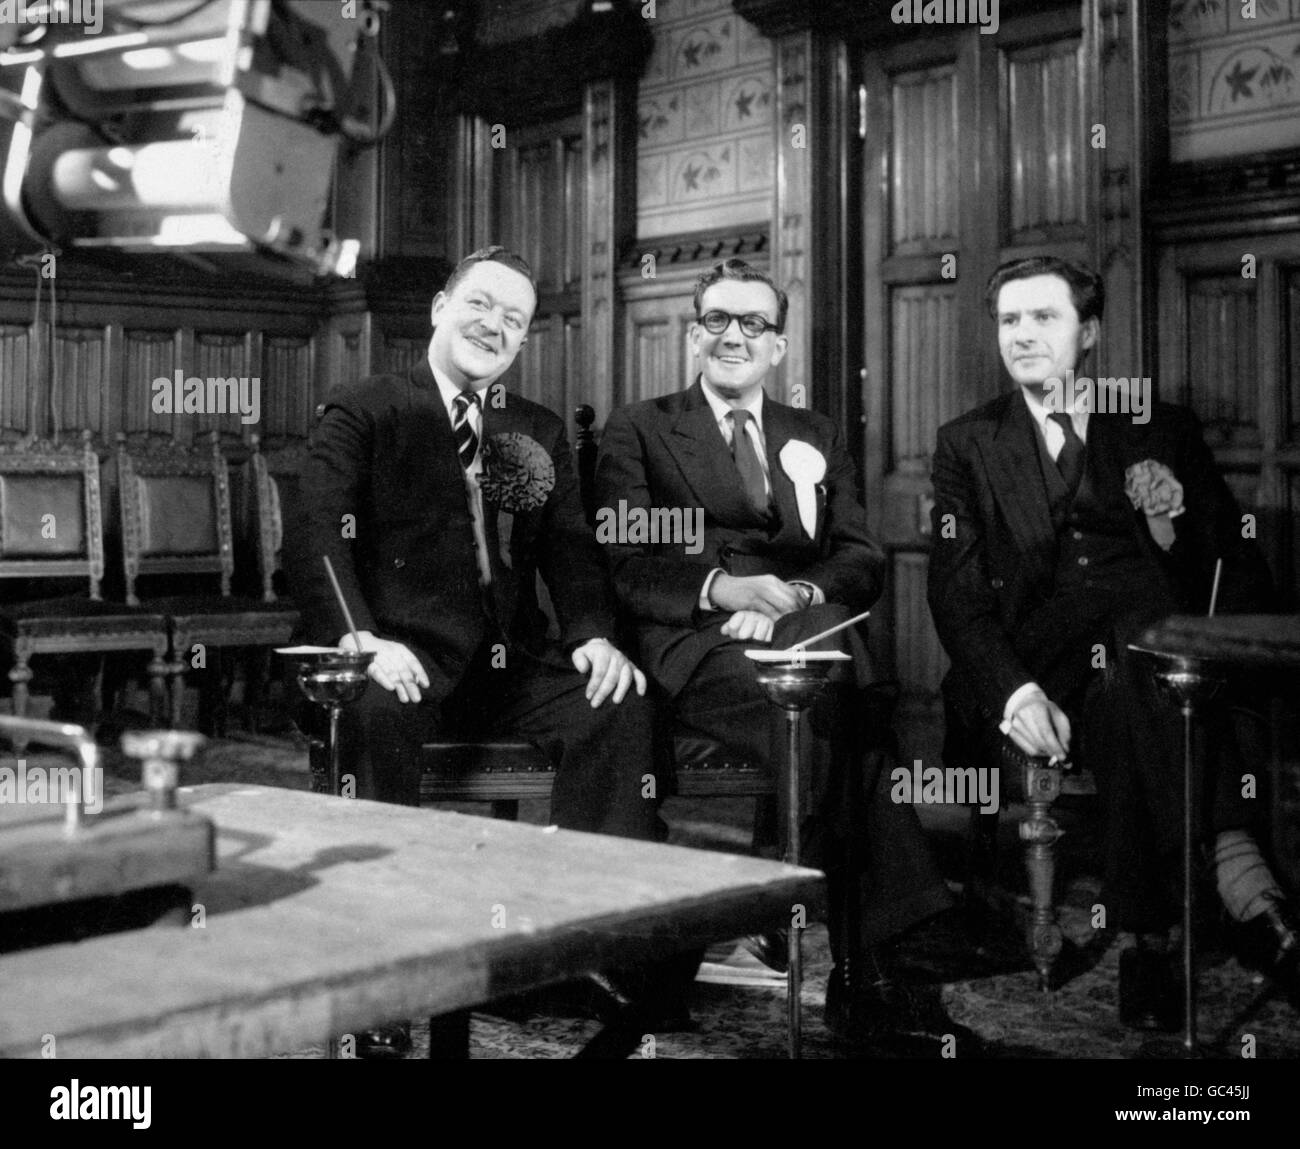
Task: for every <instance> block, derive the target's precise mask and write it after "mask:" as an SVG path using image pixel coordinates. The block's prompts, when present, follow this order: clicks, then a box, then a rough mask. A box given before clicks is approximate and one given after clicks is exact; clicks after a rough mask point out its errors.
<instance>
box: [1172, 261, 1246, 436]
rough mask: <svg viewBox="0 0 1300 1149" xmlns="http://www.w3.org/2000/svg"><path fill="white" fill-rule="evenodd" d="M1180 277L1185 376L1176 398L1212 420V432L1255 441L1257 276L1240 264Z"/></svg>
mask: <svg viewBox="0 0 1300 1149" xmlns="http://www.w3.org/2000/svg"><path fill="white" fill-rule="evenodd" d="M1184 282H1185V290H1186V293H1187V302H1186V312H1187V329H1186V332H1187V377H1186V381H1185V389H1184V391H1183V394H1182V395H1181V396H1180V398H1179V401H1180V402H1183V403H1186V404H1187V405H1188V406H1189V407H1191V408H1192V409H1193V410H1195V411H1196V413H1197V414H1198V415H1200V417H1201V418H1202V419H1203V420H1204V421H1205V422H1206V423H1210V424H1216V426H1215V427H1213V428H1212V430H1213V431H1214V432H1215V437H1216V438H1217V437H1219V436H1222V437H1223V438H1224V439H1227V440H1231V441H1233V442H1241V441H1249V442H1258V441H1259V382H1260V381H1259V372H1258V369H1257V363H1256V344H1257V340H1258V337H1259V331H1258V322H1257V319H1258V316H1257V301H1256V291H1255V284H1256V280H1253V279H1244V278H1243V277H1242V275H1241V272H1240V270H1238V271H1236V272H1229V273H1226V274H1222V275H1218V274H1208V275H1190V276H1188V277H1187V279H1186V280H1185V281H1184Z"/></svg>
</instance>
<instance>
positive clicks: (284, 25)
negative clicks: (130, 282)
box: [0, 0, 395, 274]
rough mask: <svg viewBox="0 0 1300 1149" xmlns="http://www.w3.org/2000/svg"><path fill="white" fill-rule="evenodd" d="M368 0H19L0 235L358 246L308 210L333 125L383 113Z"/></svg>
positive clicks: (339, 269) (295, 251) (3, 242)
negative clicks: (24, 4)
mask: <svg viewBox="0 0 1300 1149" xmlns="http://www.w3.org/2000/svg"><path fill="white" fill-rule="evenodd" d="M0 2H2V0H0ZM74 6H75V7H74ZM384 6H385V5H383V4H381V3H380V2H379V0H357V2H356V3H355V4H352V5H347V4H342V3H338V2H335V0H326V2H324V3H322V2H320V0H99V2H98V4H96V3H94V2H93V0H51V3H48V4H46V5H45V18H44V19H43V20H42V19H33V12H32V11H31V10H30V9H29V10H28V11H27V13H26V16H27V20H26V22H25V23H21V24H17V25H15V27H16V28H17V35H16V36H15V35H14V34H13V32H12V31H11V32H10V34H9V36H8V42H7V44H6V42H0V48H3V50H0V163H3V170H2V174H0V193H2V195H3V213H4V215H5V216H7V221H0V246H10V247H20V246H23V245H24V244H25V245H26V246H27V247H31V246H33V244H46V243H52V244H57V245H60V246H74V247H106V248H117V249H122V250H127V251H150V250H158V249H168V248H171V249H181V250H188V251H199V252H222V251H248V250H263V251H271V252H275V253H278V254H279V255H281V256H286V257H288V258H290V259H292V260H294V261H295V262H297V263H300V264H306V265H308V266H310V267H312V268H313V269H315V270H316V271H318V272H321V273H333V274H340V273H346V268H347V267H348V266H349V265H350V264H352V263H354V262H355V259H356V255H357V248H358V245H357V243H356V242H355V241H350V240H345V239H341V238H339V237H336V236H334V235H333V234H331V233H330V232H329V231H328V230H327V229H326V228H325V227H324V223H325V220H326V218H327V214H328V208H329V200H330V191H331V182H332V177H333V173H334V165H335V158H336V155H337V151H338V147H339V144H340V142H341V141H342V140H344V139H349V140H352V141H354V142H357V143H362V144H370V143H374V142H375V141H376V140H377V139H378V138H379V137H380V136H381V135H382V134H383V132H384V131H385V130H386V129H387V127H388V126H389V125H390V124H391V122H392V119H393V115H394V113H395V108H394V100H393V92H392V85H391V83H390V82H389V80H388V76H387V73H386V71H385V70H384V68H383V63H382V61H381V60H380V59H379V57H378V52H377V50H376V41H375V35H376V33H377V30H378V11H379V9H381V8H382V7H384ZM77 13H80V15H81V16H82V17H83V22H82V23H81V24H78V23H77V21H76V20H74V19H72V18H71V17H73V16H75V15H76V14H77ZM93 17H98V18H99V20H98V22H99V24H100V25H101V30H100V31H98V32H94V33H92V32H91V31H90V29H89V27H88V26H87V23H86V19H87V18H93ZM377 87H379V88H382V92H383V95H382V107H383V115H382V121H381V123H380V124H379V125H378V126H377V127H373V126H372V125H371V123H370V119H371V116H370V112H369V109H370V108H371V107H373V105H374V99H375V91H374V89H375V88H377ZM6 223H7V227H6Z"/></svg>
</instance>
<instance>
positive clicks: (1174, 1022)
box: [1119, 945, 1180, 1033]
mask: <svg viewBox="0 0 1300 1149" xmlns="http://www.w3.org/2000/svg"><path fill="white" fill-rule="evenodd" d="M1119 1019H1120V1021H1121V1022H1122V1023H1123V1024H1124V1025H1126V1026H1128V1027H1129V1028H1130V1029H1144V1030H1159V1031H1161V1032H1164V1033H1174V1032H1175V1031H1176V1030H1177V1029H1178V1027H1179V1025H1180V1018H1179V1008H1178V983H1177V981H1176V980H1175V979H1174V974H1173V970H1172V969H1171V968H1170V965H1169V958H1168V956H1167V955H1166V954H1162V953H1158V952H1157V951H1156V950H1153V949H1147V948H1146V947H1144V946H1140V945H1139V946H1134V947H1133V948H1132V949H1126V950H1125V951H1124V952H1123V953H1121V954H1120V955H1119Z"/></svg>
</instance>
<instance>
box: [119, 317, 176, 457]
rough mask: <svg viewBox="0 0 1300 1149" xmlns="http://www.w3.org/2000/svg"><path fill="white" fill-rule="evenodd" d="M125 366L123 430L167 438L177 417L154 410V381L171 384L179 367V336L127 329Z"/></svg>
mask: <svg viewBox="0 0 1300 1149" xmlns="http://www.w3.org/2000/svg"><path fill="white" fill-rule="evenodd" d="M122 342H123V349H124V357H125V361H126V362H125V366H124V367H123V371H122V407H121V410H122V415H121V419H122V427H121V429H122V430H123V431H126V432H127V433H128V434H129V433H131V432H134V431H162V432H166V433H168V434H170V433H171V432H172V430H173V429H174V427H175V419H176V416H175V415H173V414H166V413H156V412H155V411H154V410H153V405H152V401H153V395H154V392H153V386H152V385H153V381H154V380H155V379H167V380H169V381H170V380H172V379H174V378H175V375H176V369H177V367H178V366H179V365H180V361H181V352H180V342H181V336H180V333H179V332H177V331H174V330H170V331H150V330H140V329H132V328H127V329H126V331H125V332H124V333H123V340H122Z"/></svg>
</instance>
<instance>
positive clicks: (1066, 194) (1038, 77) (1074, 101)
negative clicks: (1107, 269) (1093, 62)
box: [1003, 36, 1087, 243]
mask: <svg viewBox="0 0 1300 1149" xmlns="http://www.w3.org/2000/svg"><path fill="white" fill-rule="evenodd" d="M1004 59H1005V64H1004V74H1005V77H1006V80H1005V83H1006V92H1005V96H1004V101H1003V106H1004V107H1005V108H1006V109H1007V116H1008V119H1009V122H1008V128H1007V133H1006V147H1007V152H1008V155H1007V160H1006V164H1005V171H1006V175H1007V179H1008V191H1009V193H1010V194H1009V197H1008V203H1009V209H1010V218H1009V220H1008V225H1009V227H1008V230H1009V242H1011V243H1037V242H1045V241H1050V240H1053V239H1056V240H1059V239H1061V238H1064V237H1063V236H1062V234H1061V230H1062V229H1067V230H1068V231H1071V232H1072V233H1073V234H1082V228H1083V225H1084V221H1085V212H1086V191H1087V180H1086V178H1085V172H1084V131H1083V106H1084V88H1083V82H1084V69H1083V67H1082V60H1083V57H1082V49H1081V46H1080V40H1079V38H1078V37H1077V36H1076V37H1071V38H1068V39H1065V40H1055V41H1052V42H1051V43H1048V44H1036V45H1033V46H1031V47H1025V48H1014V49H1010V50H1008V51H1007V52H1006V53H1005V56H1004Z"/></svg>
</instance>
